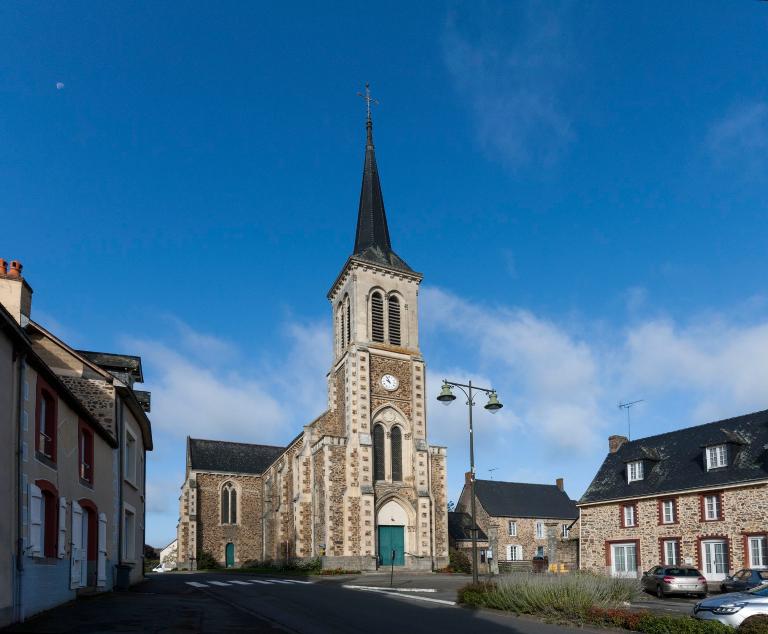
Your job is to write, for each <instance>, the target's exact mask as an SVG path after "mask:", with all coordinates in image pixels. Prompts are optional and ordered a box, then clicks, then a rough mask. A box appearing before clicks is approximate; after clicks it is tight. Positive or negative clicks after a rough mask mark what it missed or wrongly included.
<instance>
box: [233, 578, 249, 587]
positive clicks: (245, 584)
mask: <svg viewBox="0 0 768 634" xmlns="http://www.w3.org/2000/svg"><path fill="white" fill-rule="evenodd" d="M229 583H236V584H237V585H239V586H249V585H251V584H250V583H248V582H247V581H237V580H236V579H232V580H231V581H230V582H229Z"/></svg>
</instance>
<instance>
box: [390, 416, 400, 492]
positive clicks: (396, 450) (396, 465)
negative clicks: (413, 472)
mask: <svg viewBox="0 0 768 634" xmlns="http://www.w3.org/2000/svg"><path fill="white" fill-rule="evenodd" d="M390 436H391V438H390V443H391V444H390V447H391V449H392V481H393V482H402V480H403V432H401V431H400V428H399V427H393V428H392V433H391V434H390Z"/></svg>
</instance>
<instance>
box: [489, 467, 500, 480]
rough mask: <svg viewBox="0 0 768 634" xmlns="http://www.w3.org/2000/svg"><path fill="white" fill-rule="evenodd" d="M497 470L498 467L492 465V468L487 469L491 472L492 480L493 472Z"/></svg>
mask: <svg viewBox="0 0 768 634" xmlns="http://www.w3.org/2000/svg"><path fill="white" fill-rule="evenodd" d="M498 470H499V468H498V467H494V468H493V469H488V471H489V472H490V473H491V480H493V472H494V471H498Z"/></svg>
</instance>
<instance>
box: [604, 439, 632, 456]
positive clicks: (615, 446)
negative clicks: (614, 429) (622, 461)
mask: <svg viewBox="0 0 768 634" xmlns="http://www.w3.org/2000/svg"><path fill="white" fill-rule="evenodd" d="M627 442H629V438H627V437H626V436H608V453H616V452H617V451H618V450H619V449H621V447H622V445H624V443H627Z"/></svg>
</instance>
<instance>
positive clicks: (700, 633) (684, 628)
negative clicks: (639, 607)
mask: <svg viewBox="0 0 768 634" xmlns="http://www.w3.org/2000/svg"><path fill="white" fill-rule="evenodd" d="M638 631H639V632H644V634H734V629H733V628H732V627H729V626H728V625H723V624H722V623H720V622H718V621H698V620H696V619H692V618H691V617H690V616H684V617H676V616H656V615H655V614H646V615H644V616H643V618H642V619H640V624H639V629H638Z"/></svg>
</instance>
